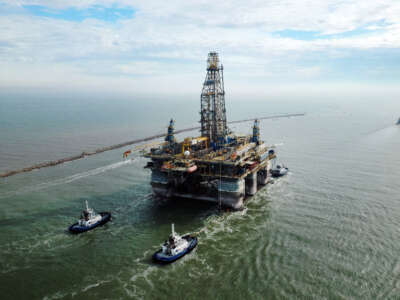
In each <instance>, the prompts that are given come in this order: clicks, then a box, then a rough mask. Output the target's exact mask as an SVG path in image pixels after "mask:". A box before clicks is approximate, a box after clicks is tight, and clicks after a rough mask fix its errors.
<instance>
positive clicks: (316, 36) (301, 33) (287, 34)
mask: <svg viewBox="0 0 400 300" xmlns="http://www.w3.org/2000/svg"><path fill="white" fill-rule="evenodd" d="M385 25H387V24H385V22H384V20H381V21H379V22H375V23H369V24H367V25H365V26H363V27H360V28H356V29H354V30H349V31H345V32H341V33H336V34H322V33H321V32H320V31H305V30H293V29H285V30H281V31H275V32H273V33H272V35H273V36H277V37H283V38H291V39H294V40H303V41H312V40H322V39H335V38H336V39H342V38H348V37H356V36H361V35H367V34H371V33H377V32H382V31H384V29H383V28H384V26H385ZM372 26H376V27H377V29H370V27H372Z"/></svg>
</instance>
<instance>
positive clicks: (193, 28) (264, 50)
mask: <svg viewBox="0 0 400 300" xmlns="http://www.w3.org/2000/svg"><path fill="white" fill-rule="evenodd" d="M1 3H3V4H1ZM26 5H30V6H32V5H33V6H35V7H40V11H39V13H38V12H36V13H35V12H32V11H30V10H29V9H26V7H25V8H24V6H26ZM96 7H97V8H99V7H101V8H102V9H104V10H106V11H107V10H109V12H110V13H111V12H118V9H127V10H129V11H134V12H135V13H134V14H132V15H123V16H122V17H118V18H115V19H113V22H110V21H109V20H107V18H105V17H104V15H102V14H100V13H98V14H96V13H93V9H94V8H96ZM43 11H46V12H47V11H49V12H50V13H41V12H43ZM66 11H67V12H68V17H66V16H65V12H66ZM60 12H61V13H64V17H60V15H58V16H59V17H55V16H54V14H57V13H60ZM89 12H90V13H89ZM94 12H96V11H94ZM0 14H1V15H2V18H0V68H1V69H2V71H1V72H0V82H1V83H0V84H1V85H2V86H6V85H8V86H24V85H35V84H36V85H40V86H46V85H47V86H50V85H51V86H54V85H56V86H63V85H64V84H65V82H69V83H70V84H71V86H72V87H73V86H76V87H77V88H83V87H84V86H85V84H87V86H95V85H96V84H98V86H99V87H101V88H104V86H107V84H106V83H107V82H109V83H111V82H112V84H110V85H113V86H116V87H118V88H119V89H123V88H124V87H126V85H129V82H133V81H134V83H133V84H131V85H130V88H129V90H132V88H131V87H132V86H134V87H135V88H134V89H135V90H136V91H142V92H149V93H150V92H152V89H151V87H150V86H151V85H152V84H156V85H157V86H162V87H163V88H164V87H165V88H166V91H165V92H168V88H170V89H171V92H170V93H171V94H172V93H174V92H176V88H175V87H174V88H172V86H174V85H177V86H180V88H181V89H184V90H185V91H187V92H189V91H192V92H194V91H196V92H198V90H199V85H201V81H202V77H203V76H204V70H205V58H206V55H207V52H208V51H209V50H217V51H219V52H220V53H221V56H222V62H223V63H224V65H225V70H226V71H225V72H226V76H229V80H231V82H234V83H235V85H236V86H239V87H241V88H243V89H244V90H246V87H247V86H249V83H248V82H247V80H246V78H247V79H249V80H252V83H251V85H257V84H258V85H259V86H260V87H261V88H262V84H263V83H264V82H265V81H266V80H268V81H269V82H275V83H276V82H279V83H286V84H293V83H297V82H305V83H310V82H313V81H315V82H317V81H321V80H322V81H323V80H325V81H330V80H333V78H334V79H335V80H339V79H338V78H340V76H342V80H343V81H348V80H354V81H356V82H363V81H370V80H378V81H379V80H389V81H390V78H391V77H392V78H393V76H394V77H395V78H398V77H396V76H398V73H396V72H395V71H393V67H392V68H390V65H388V64H389V62H388V59H387V57H390V58H391V60H392V61H396V60H397V61H399V58H400V54H399V53H397V51H392V50H397V49H399V48H400V3H399V2H398V1H390V0H381V1H364V0H363V1H362V0H353V1H346V2H343V1H336V0H335V1H332V0H327V1H317V0H304V1H294V0H290V1H289V0H281V1H268V2H266V1H258V0H250V1H219V2H216V1H210V0H204V1H176V0H171V1H156V0H154V1H124V0H122V1H105V0H80V1H78V0H72V1H61V0H60V1H59V0H55V1H45V0H36V1H32V0H31V1H24V0H18V1H14V0H13V1H11V0H7V1H2V2H0ZM74 14H75V15H74ZM61 16H63V15H62V14H61ZM77 21H78V22H77ZM359 57H363V61H360V59H359ZM350 61H357V62H359V63H360V64H363V65H365V66H367V67H368V69H369V70H371V71H372V72H369V73H368V72H365V73H362V72H360V71H359V70H360V69H361V65H356V64H355V63H348V62H350ZM392 65H393V63H392ZM395 65H396V64H395ZM339 66H341V68H342V69H340V67H339ZM386 67H387V68H386ZM347 68H350V69H347ZM373 70H375V71H373ZM21 74H23V76H21ZM354 74H357V77H355V76H354ZM377 74H380V75H377ZM118 82H121V83H123V84H118ZM179 82H184V83H185V86H184V87H182V84H179ZM149 87H150V89H149Z"/></svg>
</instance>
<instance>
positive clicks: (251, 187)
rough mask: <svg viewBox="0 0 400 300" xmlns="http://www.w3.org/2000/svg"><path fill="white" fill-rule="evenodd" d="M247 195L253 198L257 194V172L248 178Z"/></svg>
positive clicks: (246, 180)
mask: <svg viewBox="0 0 400 300" xmlns="http://www.w3.org/2000/svg"><path fill="white" fill-rule="evenodd" d="M245 182H246V194H247V195H250V196H253V195H255V194H256V193H257V172H253V173H250V174H249V175H247V176H246V179H245Z"/></svg>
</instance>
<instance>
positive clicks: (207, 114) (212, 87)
mask: <svg viewBox="0 0 400 300" xmlns="http://www.w3.org/2000/svg"><path fill="white" fill-rule="evenodd" d="M200 104H201V110H200V115H201V118H200V123H201V136H202V137H207V138H208V139H209V140H210V142H211V143H213V144H214V145H215V146H216V147H217V148H220V147H222V146H223V145H224V144H225V143H226V135H227V131H228V130H227V126H226V109H225V90H224V74H223V66H222V65H220V64H219V58H218V53H216V52H210V53H209V54H208V59H207V75H206V79H205V80H204V84H203V89H202V92H201V97H200Z"/></svg>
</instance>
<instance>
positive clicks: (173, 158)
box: [145, 52, 275, 209]
mask: <svg viewBox="0 0 400 300" xmlns="http://www.w3.org/2000/svg"><path fill="white" fill-rule="evenodd" d="M200 104H201V110H200V123H201V136H200V137H188V138H185V139H184V140H183V141H182V142H178V141H177V140H176V139H175V136H174V121H173V120H171V121H170V124H169V127H168V133H167V135H166V137H165V142H164V143H162V144H160V145H159V146H158V147H157V148H152V149H150V152H149V153H146V154H145V157H148V158H150V159H151V161H150V162H148V164H147V166H146V168H150V169H151V172H152V173H151V185H152V188H153V192H154V194H156V195H158V196H161V197H168V198H169V197H181V198H188V199H198V200H206V201H213V202H217V203H219V204H220V205H221V206H227V207H232V208H234V209H239V208H241V207H242V206H243V201H244V199H245V197H246V195H249V196H252V195H254V194H255V193H256V192H257V190H258V189H259V188H261V187H262V186H264V185H266V184H267V182H268V180H269V165H270V164H269V161H270V160H271V159H273V158H275V153H274V150H272V149H269V148H268V147H267V145H266V144H265V143H264V142H263V141H261V140H260V129H259V122H258V120H255V122H254V125H253V133H252V134H251V135H236V134H234V133H232V132H231V131H230V130H229V129H228V127H227V121H226V110H225V91H224V76H223V66H222V65H220V62H219V58H218V54H217V53H216V52H210V53H209V54H208V59H207V75H206V79H205V80H204V84H203V90H202V92H201V97H200Z"/></svg>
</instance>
